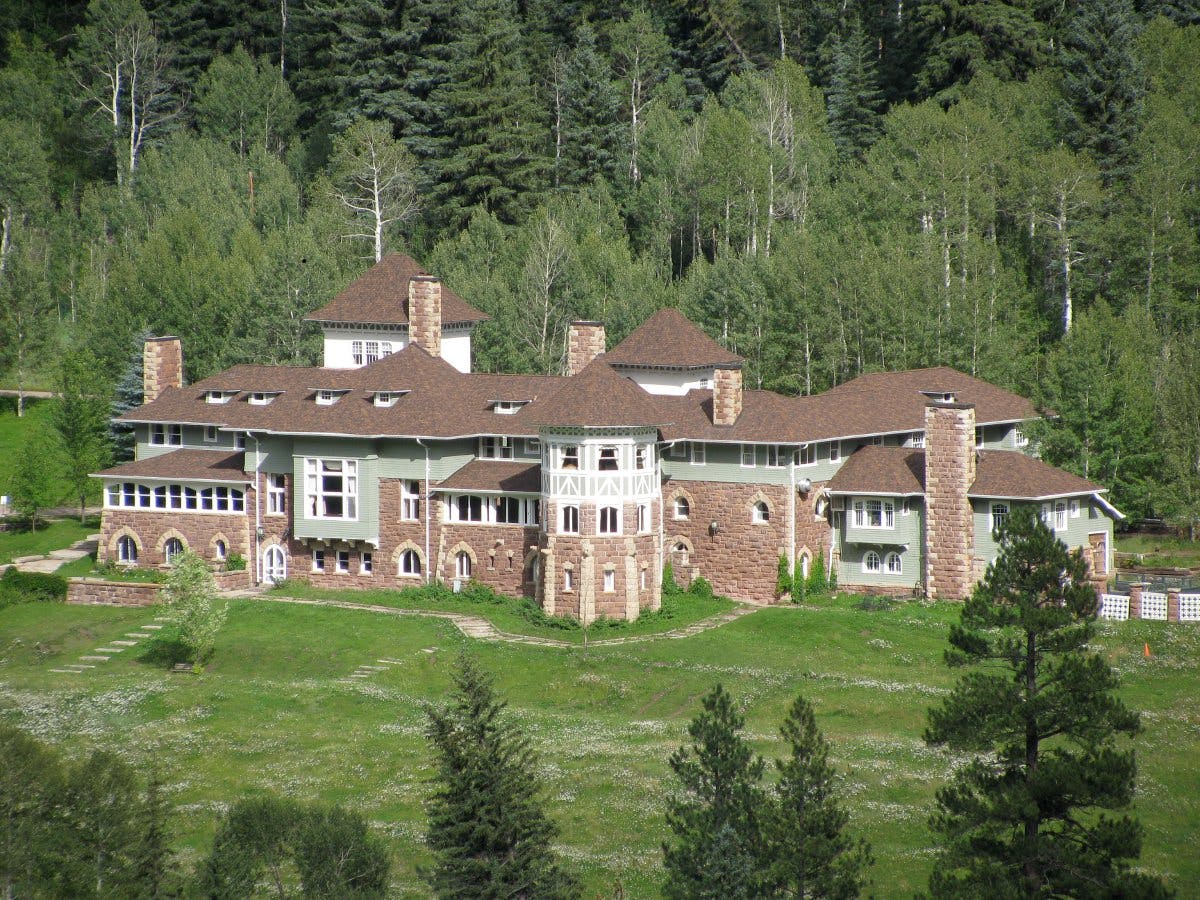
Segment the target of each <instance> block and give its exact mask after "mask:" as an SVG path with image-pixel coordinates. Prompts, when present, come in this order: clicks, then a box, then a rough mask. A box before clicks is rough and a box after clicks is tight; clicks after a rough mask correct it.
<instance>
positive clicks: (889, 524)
mask: <svg viewBox="0 0 1200 900" xmlns="http://www.w3.org/2000/svg"><path fill="white" fill-rule="evenodd" d="M852 521H853V525H854V527H855V528H895V527H896V505H895V504H894V503H892V501H891V500H855V501H854V519H853V520H852Z"/></svg>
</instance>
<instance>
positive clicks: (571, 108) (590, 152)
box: [555, 22, 625, 186]
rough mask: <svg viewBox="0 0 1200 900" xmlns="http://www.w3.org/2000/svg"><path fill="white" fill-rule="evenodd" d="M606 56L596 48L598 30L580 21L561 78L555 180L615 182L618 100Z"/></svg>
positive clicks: (620, 156) (620, 135)
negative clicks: (560, 146)
mask: <svg viewBox="0 0 1200 900" xmlns="http://www.w3.org/2000/svg"><path fill="white" fill-rule="evenodd" d="M611 68H612V67H611V65H610V64H609V61H608V60H607V59H606V58H605V57H604V56H603V55H602V54H601V53H600V51H599V50H597V49H596V32H595V31H594V30H593V29H592V26H591V25H590V24H588V23H587V22H584V23H583V24H581V25H580V26H579V28H578V29H576V31H575V49H574V50H573V51H572V52H571V55H570V56H569V57H567V64H566V71H565V78H564V84H563V93H564V100H565V102H564V104H563V126H562V130H563V135H562V139H563V155H562V161H561V172H559V173H557V174H558V176H559V177H558V178H556V179H555V180H556V183H558V184H561V185H563V186H576V185H582V184H587V183H588V182H590V181H591V180H592V179H594V178H604V179H605V180H607V181H608V182H609V183H610V184H611V183H613V182H614V180H615V178H616V175H617V173H618V171H619V170H620V169H621V167H622V165H623V162H624V147H623V145H624V137H625V136H624V132H623V130H622V128H621V124H620V121H619V115H620V100H619V99H618V97H617V91H616V88H615V87H614V86H613V82H612V71H611Z"/></svg>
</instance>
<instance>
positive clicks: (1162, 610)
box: [1142, 591, 1167, 622]
mask: <svg viewBox="0 0 1200 900" xmlns="http://www.w3.org/2000/svg"><path fill="white" fill-rule="evenodd" d="M1142 618H1143V619H1159V620H1161V621H1163V622H1165V621H1166V620H1167V595H1166V594H1159V593H1156V592H1151V591H1143V592H1142Z"/></svg>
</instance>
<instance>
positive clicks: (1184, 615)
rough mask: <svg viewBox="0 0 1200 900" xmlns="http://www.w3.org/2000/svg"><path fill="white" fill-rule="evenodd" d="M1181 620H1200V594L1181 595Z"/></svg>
mask: <svg viewBox="0 0 1200 900" xmlns="http://www.w3.org/2000/svg"><path fill="white" fill-rule="evenodd" d="M1179 621H1180V622H1200V594H1180V595H1179Z"/></svg>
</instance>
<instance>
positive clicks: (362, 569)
mask: <svg viewBox="0 0 1200 900" xmlns="http://www.w3.org/2000/svg"><path fill="white" fill-rule="evenodd" d="M358 574H359V575H374V574H375V554H373V553H372V552H371V551H370V550H364V551H362V552H361V553H360V554H358Z"/></svg>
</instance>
